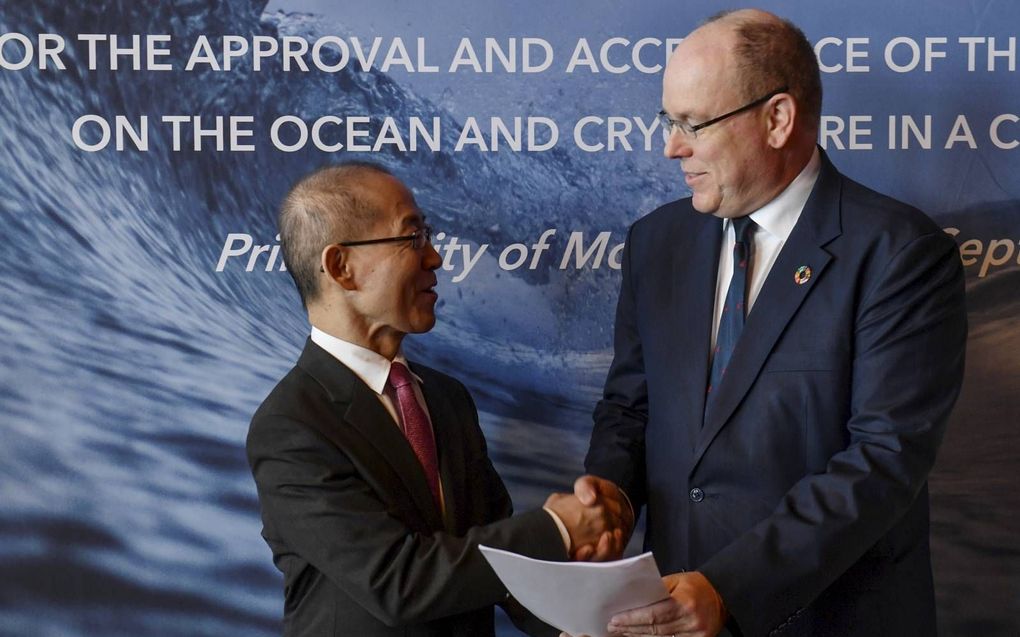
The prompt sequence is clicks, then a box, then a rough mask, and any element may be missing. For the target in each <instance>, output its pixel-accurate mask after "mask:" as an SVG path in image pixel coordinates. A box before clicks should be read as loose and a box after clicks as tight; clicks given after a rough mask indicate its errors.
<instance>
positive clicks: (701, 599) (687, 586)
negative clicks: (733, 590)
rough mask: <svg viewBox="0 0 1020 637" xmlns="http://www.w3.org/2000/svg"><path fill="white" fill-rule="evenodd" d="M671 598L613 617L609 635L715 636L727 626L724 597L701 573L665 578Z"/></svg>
mask: <svg viewBox="0 0 1020 637" xmlns="http://www.w3.org/2000/svg"><path fill="white" fill-rule="evenodd" d="M662 581H663V583H664V584H665V585H666V589H667V590H668V591H669V595H670V596H669V597H668V598H667V599H664V600H662V601H661V602H656V603H654V604H649V605H648V606H643V607H641V608H635V609H632V610H628V611H624V612H622V613H617V614H616V615H613V617H612V619H610V620H609V626H608V630H609V634H610V635H612V636H614V637H616V636H620V635H626V636H628V637H636V636H644V635H653V636H654V635H659V636H662V635H678V636H679V635H683V636H684V637H715V635H718V634H719V632H720V631H721V630H722V628H723V626H724V625H725V623H726V609H725V607H724V606H723V602H722V598H721V597H720V596H719V593H718V592H717V591H716V590H715V587H714V586H712V584H711V582H709V581H708V579H707V578H706V577H705V576H704V575H702V574H701V573H699V572H697V571H693V572H690V573H674V574H673V575H667V576H665V577H663V578H662Z"/></svg>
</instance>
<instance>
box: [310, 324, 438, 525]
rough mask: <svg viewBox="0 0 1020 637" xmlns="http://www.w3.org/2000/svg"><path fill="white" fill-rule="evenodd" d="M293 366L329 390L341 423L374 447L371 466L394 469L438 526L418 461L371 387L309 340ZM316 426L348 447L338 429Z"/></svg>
mask: <svg viewBox="0 0 1020 637" xmlns="http://www.w3.org/2000/svg"><path fill="white" fill-rule="evenodd" d="M298 366H299V367H301V368H302V369H304V370H305V371H307V372H308V373H309V374H311V375H312V376H313V377H314V378H315V379H316V380H317V381H319V383H320V384H321V385H322V386H323V387H324V388H325V389H326V390H327V391H328V392H329V394H330V399H331V400H332V401H333V402H334V403H336V404H337V408H338V413H339V414H340V415H341V417H342V419H343V423H344V424H346V425H347V426H349V427H350V428H351V429H352V430H354V431H357V432H358V433H359V434H360V435H361V437H362V438H364V439H365V440H367V441H368V442H369V443H370V445H371V446H372V447H373V448H374V449H375V451H376V452H377V454H378V457H377V458H375V459H373V460H374V461H373V462H372V465H373V467H376V468H378V470H379V471H389V472H392V473H393V474H395V475H396V477H397V478H398V479H399V481H400V482H401V483H402V484H403V485H404V487H405V489H406V491H407V493H408V494H409V495H410V497H411V500H412V501H413V502H414V504H415V507H416V508H417V509H418V511H419V512H420V514H421V516H422V518H424V520H425V521H426V523H427V524H428V526H429V527H430V528H434V529H439V528H443V521H442V519H441V517H440V514H439V511H438V509H437V508H436V505H435V502H434V500H433V499H432V492H431V491H430V490H429V486H428V482H427V481H426V479H425V472H424V470H423V469H422V467H421V463H419V462H418V458H417V456H415V455H414V450H413V449H411V445H410V444H409V443H408V442H407V438H405V437H404V435H403V433H402V432H401V431H400V428H399V427H397V426H396V424H395V423H394V422H393V418H392V417H391V416H390V414H389V412H387V411H386V408H385V407H383V406H382V403H380V402H379V397H378V396H376V394H375V392H373V391H372V390H371V389H369V387H368V386H367V385H365V383H364V382H362V381H361V379H359V378H358V377H357V376H356V375H355V374H354V372H352V371H351V370H350V369H348V368H347V367H346V366H344V365H343V364H341V363H340V362H339V361H338V360H336V359H335V358H333V357H332V356H331V355H330V354H329V353H328V352H326V351H325V350H323V349H322V348H320V347H319V346H318V345H315V344H314V343H312V342H311V340H309V341H308V342H307V343H306V345H305V350H304V352H303V353H302V355H301V358H300V360H299V361H298ZM316 426H317V427H318V428H319V430H320V431H321V432H322V433H323V434H324V435H326V436H327V437H328V438H329V439H330V440H331V441H333V443H334V444H336V445H337V446H338V447H339V448H341V449H344V450H345V451H348V449H347V446H346V445H344V444H343V441H342V439H341V438H339V437H338V433H337V432H336V431H334V430H333V429H332V428H331V426H329V424H328V423H327V424H323V425H320V424H319V423H316Z"/></svg>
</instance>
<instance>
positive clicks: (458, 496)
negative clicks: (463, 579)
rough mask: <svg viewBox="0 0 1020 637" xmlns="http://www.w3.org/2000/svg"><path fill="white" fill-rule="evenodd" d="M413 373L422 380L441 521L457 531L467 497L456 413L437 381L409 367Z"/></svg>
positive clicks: (465, 472)
mask: <svg viewBox="0 0 1020 637" xmlns="http://www.w3.org/2000/svg"><path fill="white" fill-rule="evenodd" d="M411 368H412V370H413V371H414V373H416V374H418V376H419V377H421V379H422V385H421V389H422V395H423V396H424V397H425V405H426V406H427V407H428V410H429V419H430V420H431V421H432V433H433V434H434V435H435V437H436V450H437V452H438V454H439V479H440V482H442V485H443V505H444V508H445V511H444V512H443V521H444V522H445V527H446V529H448V530H455V529H457V528H458V522H459V520H460V515H461V513H462V511H461V508H462V503H463V502H465V501H466V499H467V496H466V495H465V493H464V489H465V488H466V484H465V478H466V479H467V480H470V479H471V476H468V475H467V467H465V465H464V454H462V453H459V452H458V450H459V449H460V448H461V441H460V440H458V439H457V432H456V431H455V427H454V426H453V425H454V423H456V422H458V421H457V419H456V411H455V409H454V407H453V405H451V404H450V399H449V396H448V395H447V394H446V393H445V392H442V391H439V388H438V387H437V383H438V382H439V381H438V380H436V379H434V378H431V379H430V378H429V375H428V372H427V371H426V370H424V369H422V368H421V367H419V366H417V365H414V364H411Z"/></svg>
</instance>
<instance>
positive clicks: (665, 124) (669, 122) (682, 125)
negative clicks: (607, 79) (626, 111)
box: [658, 86, 789, 142]
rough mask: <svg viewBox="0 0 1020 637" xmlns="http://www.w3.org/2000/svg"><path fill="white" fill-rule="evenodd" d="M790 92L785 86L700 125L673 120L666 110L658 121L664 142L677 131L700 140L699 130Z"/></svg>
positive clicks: (660, 113)
mask: <svg viewBox="0 0 1020 637" xmlns="http://www.w3.org/2000/svg"><path fill="white" fill-rule="evenodd" d="M788 90H789V87H788V86H783V87H781V88H777V89H776V90H774V91H772V92H771V93H769V94H767V95H764V96H762V97H759V98H758V99H756V100H753V101H751V102H748V103H747V104H744V105H743V106H741V107H740V108H737V109H734V110H732V111H730V112H729V113H725V114H723V115H720V116H719V117H713V118H712V119H710V120H708V121H707V122H702V123H700V124H689V123H687V122H685V121H682V120H679V119H673V118H672V117H670V116H669V113H667V112H666V111H665V110H661V111H659V118H658V119H659V124H660V125H661V126H662V137H663V139H664V140H666V141H667V142H668V141H669V138H670V137H672V136H673V133H675V132H676V131H678V130H679V131H680V132H682V133H683V134H684V135H685V136H687V137H691V138H693V139H697V138H698V131H699V130H701V129H703V128H708V127H709V126H711V125H712V124H718V123H719V122H721V121H723V120H725V119H729V118H730V117H733V116H734V115H739V114H741V113H743V112H744V111H749V110H751V109H752V108H754V107H756V106H761V105H762V104H764V103H765V102H767V101H769V100H770V99H772V98H773V97H775V96H776V95H779V94H780V93H786V92H787V91H788Z"/></svg>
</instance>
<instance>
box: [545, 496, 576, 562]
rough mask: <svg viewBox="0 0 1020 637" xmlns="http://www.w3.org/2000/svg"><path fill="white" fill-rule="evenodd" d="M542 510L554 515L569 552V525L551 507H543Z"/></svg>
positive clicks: (564, 544)
mask: <svg viewBox="0 0 1020 637" xmlns="http://www.w3.org/2000/svg"><path fill="white" fill-rule="evenodd" d="M542 510H543V511H545V512H546V513H548V514H549V515H551V516H552V519H553V522H555V523H556V528H558V529H559V530H560V537H562V538H563V546H564V547H566V549H567V553H570V532H569V531H567V525H566V524H564V523H563V520H561V519H560V516H558V515H556V513H555V512H553V510H552V509H550V508H549V507H542Z"/></svg>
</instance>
